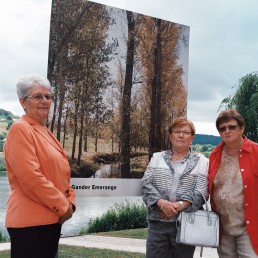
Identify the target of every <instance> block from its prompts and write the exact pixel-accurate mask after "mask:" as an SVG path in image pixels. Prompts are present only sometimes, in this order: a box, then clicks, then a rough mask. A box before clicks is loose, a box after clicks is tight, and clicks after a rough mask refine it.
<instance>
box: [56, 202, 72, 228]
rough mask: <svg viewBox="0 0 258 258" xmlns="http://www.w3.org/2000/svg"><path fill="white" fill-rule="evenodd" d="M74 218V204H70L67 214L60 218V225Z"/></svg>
mask: <svg viewBox="0 0 258 258" xmlns="http://www.w3.org/2000/svg"><path fill="white" fill-rule="evenodd" d="M72 216H73V204H72V203H69V207H68V209H67V211H66V213H65V214H64V215H63V216H61V217H60V220H59V223H60V224H63V223H64V222H65V221H67V220H68V219H70V218H71V217H72Z"/></svg>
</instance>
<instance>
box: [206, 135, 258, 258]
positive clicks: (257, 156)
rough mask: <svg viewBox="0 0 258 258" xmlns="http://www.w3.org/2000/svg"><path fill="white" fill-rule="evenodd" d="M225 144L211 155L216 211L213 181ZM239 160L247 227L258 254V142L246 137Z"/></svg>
mask: <svg viewBox="0 0 258 258" xmlns="http://www.w3.org/2000/svg"><path fill="white" fill-rule="evenodd" d="M223 146H224V142H221V143H220V144H219V145H218V146H217V147H216V148H215V149H214V150H213V152H212V153H211V155H210V163H209V192H210V198H211V207H212V209H213V210H214V211H216V207H215V205H214V202H213V199H212V197H213V196H212V182H213V180H214V177H215V175H216V173H217V172H218V169H219V166H220V160H221V155H222V150H223ZM238 160H239V167H240V171H241V175H242V180H243V187H244V207H243V208H244V212H245V221H246V228H247V231H248V234H249V237H250V239H251V243H252V246H253V248H254V250H255V252H256V254H258V144H257V143H255V142H252V141H250V140H249V139H247V138H246V137H244V142H243V144H242V150H240V153H239V157H238Z"/></svg>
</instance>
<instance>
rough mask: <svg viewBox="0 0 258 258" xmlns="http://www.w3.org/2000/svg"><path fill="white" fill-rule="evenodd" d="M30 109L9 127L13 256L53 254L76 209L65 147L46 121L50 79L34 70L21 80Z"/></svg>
mask: <svg viewBox="0 0 258 258" xmlns="http://www.w3.org/2000/svg"><path fill="white" fill-rule="evenodd" d="M17 94H18V97H19V101H20V103H21V105H22V107H23V109H24V111H25V115H23V116H22V118H21V119H20V120H19V121H17V122H15V123H14V124H13V125H12V126H11V127H10V130H9V133H8V136H7V139H6V142H5V148H4V151H5V161H6V168H7V173H8V179H9V184H10V194H9V199H8V204H7V211H6V227H7V230H8V232H9V235H10V238H11V257H12V258H22V257H25V258H54V257H55V254H56V251H57V247H58V241H59V238H60V232H61V225H62V224H63V223H64V222H65V221H66V220H68V219H69V218H71V217H72V215H73V212H74V211H75V196H74V190H73V189H72V188H71V187H70V185H69V183H70V175H71V173H70V166H69V163H68V160H67V157H66V153H65V151H64V149H63V148H62V146H61V145H60V143H59V142H58V141H57V139H56V138H55V137H54V135H53V134H52V133H51V132H50V131H49V130H48V128H47V127H46V121H47V117H48V114H49V110H50V106H51V103H52V95H51V86H50V83H49V81H48V80H47V79H46V78H44V77H43V76H40V75H29V76H26V77H24V78H22V79H21V80H20V81H19V82H18V84H17Z"/></svg>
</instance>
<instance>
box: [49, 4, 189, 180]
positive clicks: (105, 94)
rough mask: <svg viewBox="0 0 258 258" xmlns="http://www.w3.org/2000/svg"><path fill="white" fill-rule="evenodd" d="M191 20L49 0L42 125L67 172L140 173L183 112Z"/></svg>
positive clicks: (77, 174)
mask: <svg viewBox="0 0 258 258" xmlns="http://www.w3.org/2000/svg"><path fill="white" fill-rule="evenodd" d="M188 50H189V27H188V26H184V25H180V24H177V23H173V22H170V21H165V20H162V19H158V18H155V17H150V16H146V15H142V14H138V13H134V12H131V11H126V10H122V9H118V8H113V7H110V6H106V5H102V4H98V3H94V2H91V1H82V0H69V1H68V0H53V1H52V12H51V23H50V39H49V58H48V79H49V80H50V82H51V84H52V86H53V94H54V97H55V99H54V101H53V106H52V112H51V116H50V117H49V121H48V126H49V128H50V129H51V131H52V132H53V133H54V134H55V135H56V136H57V138H58V140H59V141H60V142H61V144H62V145H63V147H64V148H65V150H66V151H67V154H68V157H69V161H70V164H71V168H72V176H73V177H95V178H98V177H100V178H141V177H142V175H143V173H144V171H145V169H146V166H147V164H148V162H149V159H150V157H151V156H152V154H153V153H154V152H156V151H160V150H165V149H168V148H170V143H169V137H168V131H167V130H168V126H169V124H170V122H171V120H172V119H174V118H175V117H177V116H185V115H186V104H187V101H186V99H187V73H188Z"/></svg>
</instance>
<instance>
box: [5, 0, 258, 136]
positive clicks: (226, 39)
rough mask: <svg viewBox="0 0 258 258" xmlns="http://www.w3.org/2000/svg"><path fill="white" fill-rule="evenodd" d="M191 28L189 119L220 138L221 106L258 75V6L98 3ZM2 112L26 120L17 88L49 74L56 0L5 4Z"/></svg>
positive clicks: (147, 0)
mask: <svg viewBox="0 0 258 258" xmlns="http://www.w3.org/2000/svg"><path fill="white" fill-rule="evenodd" d="M95 2H98V3H102V4H106V5H109V6H114V7H117V8H121V9H126V10H130V11H133V12H137V13H141V14H144V15H149V16H153V17H157V18H161V19H164V20H168V21H172V22H176V23H180V24H183V25H187V26H189V27H190V46H189V66H188V98H187V100H188V104H187V117H188V119H190V120H192V121H193V122H194V124H195V126H196V129H197V133H199V134H210V135H218V133H217V131H216V128H215V125H214V124H215V120H216V117H217V115H218V109H219V106H220V103H221V101H222V100H223V99H224V98H225V97H227V96H228V95H230V94H233V93H234V92H235V90H236V87H237V85H238V82H239V79H240V78H242V77H243V76H245V75H247V74H249V73H252V72H254V71H258V68H257V64H258V62H257V60H258V30H257V24H258V15H257V10H258V1H257V0H246V1H236V0H227V1H218V0H216V1H215V0H209V1H207V0H195V1H189V0H180V1H178V0H160V1H157V0H95ZM0 3H1V9H0V60H1V69H0V108H3V109H6V110H8V111H11V112H12V113H13V114H15V115H22V114H23V110H22V108H21V107H20V104H19V102H18V98H17V95H16V83H17V81H18V80H19V78H20V77H22V76H23V75H26V74H28V73H40V74H43V75H45V76H46V75H47V59H48V43H49V25H50V15H51V0H23V1H20V0H9V1H6V0H0Z"/></svg>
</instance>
